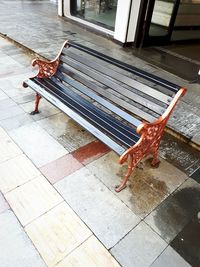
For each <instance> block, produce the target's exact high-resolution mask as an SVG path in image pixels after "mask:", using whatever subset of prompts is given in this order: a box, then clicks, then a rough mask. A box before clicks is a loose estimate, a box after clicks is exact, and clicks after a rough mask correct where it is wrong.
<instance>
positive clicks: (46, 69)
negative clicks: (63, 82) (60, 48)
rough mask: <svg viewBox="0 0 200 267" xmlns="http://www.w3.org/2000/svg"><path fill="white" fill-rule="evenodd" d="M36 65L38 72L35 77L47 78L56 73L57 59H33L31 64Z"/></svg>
mask: <svg viewBox="0 0 200 267" xmlns="http://www.w3.org/2000/svg"><path fill="white" fill-rule="evenodd" d="M36 65H38V73H37V75H36V77H38V78H49V77H51V76H53V75H54V74H55V73H56V71H57V67H58V65H59V59H56V60H53V61H45V60H41V59H34V60H33V61H32V66H33V67H34V66H36Z"/></svg>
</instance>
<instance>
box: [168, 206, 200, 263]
mask: <svg viewBox="0 0 200 267" xmlns="http://www.w3.org/2000/svg"><path fill="white" fill-rule="evenodd" d="M199 210H200V207H199ZM170 245H171V246H172V247H173V248H174V249H175V250H176V251H177V252H178V253H179V254H180V255H181V256H182V257H183V258H184V259H185V260H186V261H187V262H189V263H190V264H191V265H192V266H193V267H198V266H200V211H198V213H197V214H196V215H195V217H194V218H193V219H192V220H191V221H190V222H189V223H188V224H187V225H186V227H184V229H183V230H182V231H181V232H180V233H179V234H178V235H177V236H176V237H175V239H174V240H173V241H172V242H171V243H170Z"/></svg>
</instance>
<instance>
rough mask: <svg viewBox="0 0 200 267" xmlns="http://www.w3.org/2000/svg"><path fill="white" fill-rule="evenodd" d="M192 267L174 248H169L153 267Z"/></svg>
mask: <svg viewBox="0 0 200 267" xmlns="http://www.w3.org/2000/svg"><path fill="white" fill-rule="evenodd" d="M161 266H162V267H169V266H170V267H190V266H191V265H190V264H189V263H187V262H186V261H185V260H184V259H183V258H182V257H181V256H180V255H179V254H178V253H177V252H176V251H175V250H174V249H173V248H172V247H170V246H168V247H167V248H166V249H165V250H164V251H163V253H162V254H161V255H160V256H159V257H158V258H157V259H156V260H155V261H154V263H153V264H152V265H151V267H161Z"/></svg>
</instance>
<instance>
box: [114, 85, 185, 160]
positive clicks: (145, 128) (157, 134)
mask: <svg viewBox="0 0 200 267" xmlns="http://www.w3.org/2000/svg"><path fill="white" fill-rule="evenodd" d="M185 93H186V89H185V88H181V89H180V90H179V91H178V92H177V93H176V95H175V97H174V99H173V100H172V102H171V103H170V105H169V106H168V108H167V109H166V111H165V113H164V114H163V115H162V116H160V118H159V119H157V120H156V121H155V122H153V123H148V122H142V123H141V124H140V125H139V126H138V127H137V133H139V134H141V137H140V139H139V140H138V142H137V143H136V144H135V145H134V146H132V147H130V148H129V149H127V150H126V151H125V152H124V153H123V154H122V155H121V157H120V158H119V163H120V164H122V163H124V162H125V161H126V160H127V159H128V157H129V156H132V157H133V155H134V159H133V161H134V165H136V164H137V163H138V162H139V161H140V160H141V158H143V157H145V156H147V155H149V154H153V155H155V154H157V152H158V148H159V145H160V140H161V137H162V135H163V132H164V128H165V126H166V124H167V121H168V119H169V117H170V115H171V113H172V111H173V109H174V107H175V105H176V103H177V102H178V100H179V99H180V97H182V96H184V94H185ZM155 158H156V157H155ZM155 163H156V162H155Z"/></svg>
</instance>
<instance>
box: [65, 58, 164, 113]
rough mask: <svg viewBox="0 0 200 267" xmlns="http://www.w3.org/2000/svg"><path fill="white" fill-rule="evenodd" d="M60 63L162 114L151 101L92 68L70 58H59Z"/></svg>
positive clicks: (161, 109) (158, 107)
mask: <svg viewBox="0 0 200 267" xmlns="http://www.w3.org/2000/svg"><path fill="white" fill-rule="evenodd" d="M61 61H63V62H64V63H67V64H68V65H70V66H72V67H74V68H75V69H77V70H79V71H81V72H83V73H85V74H87V75H89V76H90V77H91V78H93V79H95V80H97V81H98V82H101V83H103V84H105V85H106V86H108V87H110V88H112V89H113V90H114V91H116V92H118V93H120V94H121V95H122V96H125V97H126V98H127V97H128V98H129V99H130V100H132V101H134V102H136V103H139V104H140V105H142V106H144V107H147V108H148V109H150V110H152V111H154V112H156V113H157V114H158V115H161V114H163V112H164V109H163V107H160V106H159V105H157V104H155V103H153V102H152V101H150V100H148V99H146V98H144V97H142V96H140V95H137V94H135V93H134V92H131V91H130V90H129V89H127V88H125V87H123V86H121V85H119V84H117V83H116V82H114V81H112V80H110V79H109V78H108V77H106V76H105V75H104V76H103V75H102V74H101V73H97V72H95V71H94V70H93V68H90V67H88V66H85V65H84V64H82V63H80V62H77V61H74V60H72V61H71V59H70V58H66V57H63V56H61Z"/></svg>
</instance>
